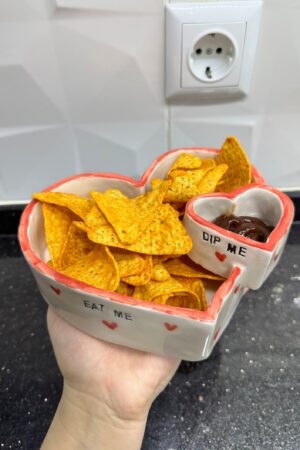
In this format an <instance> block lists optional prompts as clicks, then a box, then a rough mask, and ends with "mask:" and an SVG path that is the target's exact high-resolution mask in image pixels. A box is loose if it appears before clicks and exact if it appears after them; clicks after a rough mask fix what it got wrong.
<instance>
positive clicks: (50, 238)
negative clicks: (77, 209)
mask: <svg viewBox="0 0 300 450" xmlns="http://www.w3.org/2000/svg"><path fill="white" fill-rule="evenodd" d="M42 210H43V216H44V226H45V237H46V242H47V246H48V250H49V253H50V256H51V261H52V262H51V263H52V267H53V268H54V269H56V268H58V267H60V266H61V259H60V258H61V253H62V250H63V247H64V245H65V241H66V236H67V234H68V231H69V228H70V226H71V223H72V221H73V220H74V218H76V216H75V215H74V214H73V213H72V212H71V211H70V210H69V209H67V208H63V207H61V206H56V205H51V204H50V203H43V204H42Z"/></svg>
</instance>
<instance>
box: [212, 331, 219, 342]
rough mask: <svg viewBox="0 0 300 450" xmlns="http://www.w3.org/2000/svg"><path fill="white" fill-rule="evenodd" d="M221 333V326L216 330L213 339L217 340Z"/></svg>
mask: <svg viewBox="0 0 300 450" xmlns="http://www.w3.org/2000/svg"><path fill="white" fill-rule="evenodd" d="M219 333H220V328H218V330H217V331H216V332H215V334H214V337H213V340H214V341H215V340H216V339H217V337H218V336H219Z"/></svg>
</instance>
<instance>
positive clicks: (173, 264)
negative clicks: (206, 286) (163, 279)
mask: <svg viewBox="0 0 300 450" xmlns="http://www.w3.org/2000/svg"><path fill="white" fill-rule="evenodd" d="M163 265H164V266H165V268H166V269H167V271H168V272H169V274H171V275H177V276H180V277H188V278H208V279H210V280H222V281H223V280H224V278H223V277H221V276H220V275H217V274H214V273H212V272H209V271H208V270H206V269H204V267H202V266H200V265H199V264H196V263H195V262H194V261H192V260H191V259H190V258H189V257H188V256H182V257H180V258H173V259H168V260H167V261H165V262H164V263H163Z"/></svg>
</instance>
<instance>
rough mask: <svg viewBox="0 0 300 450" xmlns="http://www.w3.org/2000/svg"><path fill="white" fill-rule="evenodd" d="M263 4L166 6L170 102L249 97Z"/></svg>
mask: <svg viewBox="0 0 300 450" xmlns="http://www.w3.org/2000/svg"><path fill="white" fill-rule="evenodd" d="M261 11H262V0H249V1H247V2H245V1H239V0H231V1H226V0H225V1H223V2H201V3H172V4H169V5H167V6H166V97H167V98H169V99H171V100H185V101H189V100H191V101H192V100H194V99H197V98H199V99H201V98H203V97H209V98H218V99H221V98H228V97H242V96H245V95H246V94H247V93H248V91H249V87H250V81H251V73H252V68H253V64H254V56H255V50H256V45H257V39H258V31H259V23H260V16H261Z"/></svg>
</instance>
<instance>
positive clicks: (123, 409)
mask: <svg viewBox="0 0 300 450" xmlns="http://www.w3.org/2000/svg"><path fill="white" fill-rule="evenodd" d="M48 329H49V334H50V337H51V341H52V344H53V348H54V352H55V356H56V358H57V362H58V365H59V368H60V370H61V372H62V374H63V376H64V393H63V399H62V400H63V401H62V402H61V403H62V405H63V407H64V408H65V409H64V410H66V409H67V412H66V411H65V414H64V415H65V416H66V415H68V408H69V409H70V408H71V409H74V408H75V409H76V410H77V411H78V410H80V414H84V415H85V420H86V417H91V418H93V420H98V422H99V423H100V424H101V425H102V428H103V424H105V426H108V427H109V428H111V427H112V428H113V429H114V430H115V429H123V431H124V429H126V430H127V431H128V430H130V429H131V427H133V429H138V428H139V429H141V428H142V430H143V431H142V433H143V432H144V427H145V423H146V419H147V415H148V412H149V409H150V406H151V404H152V402H153V400H154V399H155V398H156V397H157V395H158V394H159V393H160V392H161V391H162V390H163V389H164V388H165V386H166V385H167V383H168V382H169V380H170V379H171V377H172V376H173V375H174V373H175V371H176V369H177V367H178V365H179V363H180V361H179V360H176V359H173V358H165V357H162V356H157V355H153V354H150V353H144V352H140V351H137V350H132V349H129V348H126V347H121V346H118V345H115V344H109V343H107V342H103V341H100V340H98V339H95V338H93V337H91V336H88V335H87V334H85V333H83V332H81V331H80V330H78V329H76V328H74V327H73V326H72V325H70V324H69V323H67V322H66V321H65V320H63V319H62V318H61V317H60V316H59V315H58V314H57V313H56V312H55V311H54V310H53V309H51V308H49V310H48ZM73 413H74V411H73ZM85 420H84V421H85ZM102 431H103V430H102ZM49 448H50V447H49ZM99 448H100V447H99ZM101 448H105V447H104V446H102V447H101ZM108 448H109V449H110V450H112V449H113V448H114V447H113V446H112V445H111V443H109V447H108ZM116 448H118V449H120V448H123V447H121V446H120V445H119V446H118V447H116ZM124 448H126V445H124ZM127 448H135V447H133V446H132V447H130V446H129V447H128V445H127ZM136 448H138V447H136Z"/></svg>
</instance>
